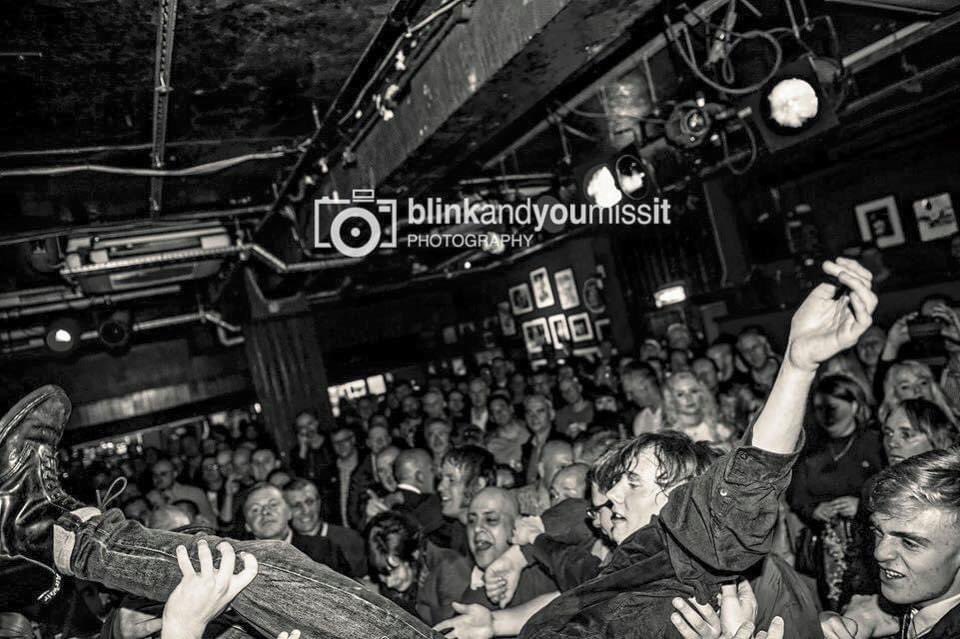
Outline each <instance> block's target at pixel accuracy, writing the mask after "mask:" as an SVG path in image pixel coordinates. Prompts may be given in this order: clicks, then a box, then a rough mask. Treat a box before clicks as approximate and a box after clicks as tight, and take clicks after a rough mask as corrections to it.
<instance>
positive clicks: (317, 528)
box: [283, 479, 367, 579]
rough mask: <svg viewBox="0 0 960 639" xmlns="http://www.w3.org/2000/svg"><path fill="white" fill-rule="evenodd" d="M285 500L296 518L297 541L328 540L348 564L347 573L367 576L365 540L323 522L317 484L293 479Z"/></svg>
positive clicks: (338, 555) (349, 531) (357, 576)
mask: <svg viewBox="0 0 960 639" xmlns="http://www.w3.org/2000/svg"><path fill="white" fill-rule="evenodd" d="M283 498H284V499H285V500H286V502H287V506H289V508H290V512H291V515H292V516H291V520H290V525H291V526H292V527H293V530H294V532H295V533H296V535H295V536H294V539H295V540H296V539H298V538H300V537H316V538H320V539H325V540H327V541H328V542H329V543H330V545H331V547H332V549H333V553H334V555H335V556H336V557H338V558H339V557H342V558H343V559H344V560H345V561H346V564H347V569H346V571H345V572H344V573H343V574H345V575H347V576H349V577H353V578H355V579H360V578H363V577H366V576H367V552H366V548H364V545H363V538H362V537H361V536H360V535H359V534H358V533H356V532H354V531H353V530H350V529H349V528H344V527H343V526H337V525H336V524H331V523H330V522H327V521H324V520H323V518H322V517H321V515H320V513H321V510H322V508H321V507H322V503H321V501H320V493H319V491H317V487H316V485H315V484H314V483H313V482H311V481H309V480H307V479H295V480H293V481H292V482H290V483H289V484H287V486H286V488H284V489H283ZM296 545H297V544H296V543H294V546H296ZM298 547H299V546H298Z"/></svg>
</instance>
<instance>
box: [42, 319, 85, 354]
mask: <svg viewBox="0 0 960 639" xmlns="http://www.w3.org/2000/svg"><path fill="white" fill-rule="evenodd" d="M81 334H82V331H81V329H80V324H79V322H77V320H75V319H72V318H69V317H61V318H60V319H56V320H54V321H53V322H51V323H50V325H49V326H47V333H46V336H45V337H44V342H45V343H46V345H47V348H48V349H50V350H51V351H52V352H53V353H56V354H57V355H69V354H70V353H72V352H73V351H75V350H76V349H77V346H78V345H79V344H80V339H81Z"/></svg>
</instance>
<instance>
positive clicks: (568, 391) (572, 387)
mask: <svg viewBox="0 0 960 639" xmlns="http://www.w3.org/2000/svg"><path fill="white" fill-rule="evenodd" d="M560 396H561V397H563V401H565V402H566V403H568V404H576V403H577V402H579V401H580V384H578V383H577V380H575V379H564V380H562V381H561V382H560Z"/></svg>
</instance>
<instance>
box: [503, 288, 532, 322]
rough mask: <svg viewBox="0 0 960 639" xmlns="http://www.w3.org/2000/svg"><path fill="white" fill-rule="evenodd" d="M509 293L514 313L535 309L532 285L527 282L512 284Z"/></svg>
mask: <svg viewBox="0 0 960 639" xmlns="http://www.w3.org/2000/svg"><path fill="white" fill-rule="evenodd" d="M508 293H509V297H510V308H511V309H512V310H513V314H514V315H523V314H524V313H529V312H530V311H532V310H533V298H532V297H530V287H529V286H528V285H527V284H526V283H523V284H517V285H516V286H511V287H510V289H509V291H508Z"/></svg>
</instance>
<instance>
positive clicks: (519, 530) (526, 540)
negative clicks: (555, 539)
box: [510, 516, 546, 546]
mask: <svg viewBox="0 0 960 639" xmlns="http://www.w3.org/2000/svg"><path fill="white" fill-rule="evenodd" d="M544 532H546V527H545V526H544V525H543V520H542V519H541V518H540V517H535V516H530V517H521V518H520V519H518V520H517V522H516V523H515V524H514V525H513V536H512V537H511V538H510V543H511V544H515V545H517V546H527V545H529V544H532V543H533V542H535V541H536V540H537V537H539V536H540V535H542V534H543V533H544Z"/></svg>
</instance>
